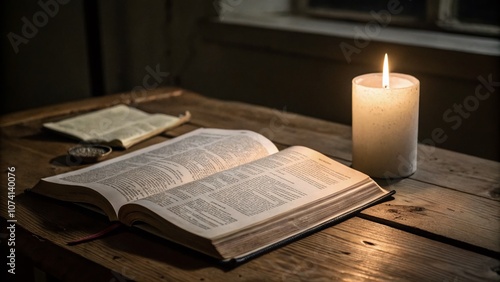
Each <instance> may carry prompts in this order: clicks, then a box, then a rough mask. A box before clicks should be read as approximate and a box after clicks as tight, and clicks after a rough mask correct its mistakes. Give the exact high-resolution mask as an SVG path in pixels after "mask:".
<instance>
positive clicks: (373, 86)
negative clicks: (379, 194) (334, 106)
mask: <svg viewBox="0 0 500 282" xmlns="http://www.w3.org/2000/svg"><path fill="white" fill-rule="evenodd" d="M383 71H384V73H370V74H365V75H360V76H357V77H355V78H354V79H353V80H352V139H353V140H352V142H353V148H352V154H353V156H352V159H353V160H352V166H353V168H355V169H357V170H360V171H362V172H364V173H366V174H368V175H370V176H372V177H379V178H398V177H406V176H409V175H411V174H413V173H414V172H415V171H416V169H417V138H418V136H417V134H418V103H419V93H420V82H419V81H418V79H416V78H415V77H413V76H411V75H406V74H400V73H390V74H389V67H388V59H387V54H386V55H385V59H384V66H383ZM384 74H385V76H386V77H385V79H384Z"/></svg>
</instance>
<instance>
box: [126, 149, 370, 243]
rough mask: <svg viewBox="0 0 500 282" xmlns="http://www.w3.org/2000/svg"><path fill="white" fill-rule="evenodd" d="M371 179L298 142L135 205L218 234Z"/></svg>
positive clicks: (187, 226)
mask: <svg viewBox="0 0 500 282" xmlns="http://www.w3.org/2000/svg"><path fill="white" fill-rule="evenodd" d="M368 179H369V177H368V176H367V175H365V174H363V173H361V172H358V171H355V170H353V169H351V168H349V167H347V166H345V165H342V164H340V163H337V162H335V161H333V160H332V159H330V158H328V157H326V156H324V155H322V154H320V153H318V152H316V151H314V150H311V149H308V148H305V147H299V146H295V147H290V148H288V149H286V150H283V151H281V152H279V153H276V154H274V155H271V156H269V157H266V158H263V159H259V160H257V161H254V162H251V163H248V164H245V165H242V166H239V167H235V168H233V169H230V170H227V171H223V172H219V173H217V174H214V175H211V176H209V177H206V178H204V179H201V180H199V181H196V182H191V183H188V184H185V185H181V186H178V187H175V188H173V189H170V190H168V191H164V192H162V193H159V194H155V195H152V196H149V197H146V198H144V199H141V200H139V201H137V202H135V203H133V204H131V205H130V206H132V205H134V204H138V205H143V206H145V207H147V208H148V209H150V210H151V211H153V212H155V213H157V214H158V215H160V216H162V217H164V218H165V219H166V220H168V221H169V222H171V223H173V224H175V225H177V226H179V227H181V228H182V229H185V230H187V231H189V232H192V233H194V234H197V235H200V236H202V237H206V238H216V237H219V236H222V235H223V234H228V233H232V232H235V231H236V230H238V229H241V228H243V227H248V226H251V225H253V224H257V223H259V222H261V221H263V220H267V219H269V218H272V217H275V216H279V215H282V214H283V213H286V212H289V211H291V210H293V209H297V208H299V207H301V206H304V205H310V204H311V203H314V202H315V201H318V200H319V199H322V198H324V197H327V196H328V197H331V196H332V195H334V194H335V193H340V192H342V191H345V190H346V189H349V188H350V187H352V186H354V185H355V184H359V183H363V182H364V181H366V180H368ZM132 209H133V208H130V209H128V208H127V210H132ZM120 216H122V215H121V214H120Z"/></svg>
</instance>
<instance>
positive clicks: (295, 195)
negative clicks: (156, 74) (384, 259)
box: [32, 129, 393, 261]
mask: <svg viewBox="0 0 500 282" xmlns="http://www.w3.org/2000/svg"><path fill="white" fill-rule="evenodd" d="M32 191H33V192H36V193H39V194H43V195H46V196H50V197H53V198H57V199H60V200H65V201H72V202H79V203H85V204H91V205H93V206H95V207H98V208H99V209H101V210H102V211H103V212H104V213H105V214H106V215H107V216H108V217H109V219H110V220H112V221H120V222H122V223H124V224H125V225H128V226H138V227H140V228H143V229H145V230H147V231H149V232H152V233H154V234H157V235H159V236H162V237H164V238H167V239H169V240H171V241H174V242H176V243H179V244H182V245H185V246H187V247H190V248H192V249H195V250H198V251H200V252H202V253H205V254H207V255H210V256H212V257H215V258H217V259H220V260H234V261H242V260H245V259H246V258H249V257H252V256H253V255H255V254H258V253H260V252H263V251H265V250H267V249H269V248H272V247H274V246H277V245H280V244H283V243H284V242H287V241H289V240H291V239H293V238H297V237H298V236H300V235H303V234H308V233H310V232H312V231H314V230H315V229H317V228H320V227H322V226H326V225H327V224H329V223H331V222H334V221H337V220H340V219H342V218H344V217H346V216H348V215H352V214H353V213H355V212H357V211H359V210H361V209H363V208H366V207H368V206H369V205H372V204H375V203H377V202H379V201H381V200H383V199H385V198H387V197H389V196H390V195H391V194H392V193H393V192H389V191H386V190H384V189H382V188H380V187H379V186H378V185H377V184H376V183H375V182H374V181H373V180H372V179H370V178H369V177H368V176H367V175H365V174H363V173H361V172H358V171H356V170H353V169H351V168H349V167H347V166H345V165H343V164H341V163H338V162H336V161H334V160H332V159H330V158H328V157H326V156H325V155H323V154H321V153H319V152H316V151H314V150H312V149H309V148H306V147H302V146H293V147H289V148H287V149H284V150H282V151H278V149H277V148H276V146H275V145H274V144H273V143H272V142H271V141H270V140H268V139H266V138H265V137H264V136H262V135H260V134H257V133H255V132H252V131H246V130H223V129H197V130H195V131H192V132H190V133H187V134H184V135H182V136H180V137H177V138H174V139H171V140H168V141H165V142H162V143H159V144H156V145H153V146H150V147H147V148H144V149H141V150H138V151H135V152H132V153H129V154H126V155H123V156H120V157H117V158H114V159H111V160H108V161H105V162H101V163H98V164H95V165H92V166H89V167H86V168H83V169H79V170H76V171H72V172H68V173H64V174H60V175H56V176H52V177H47V178H43V179H41V180H40V181H39V183H38V184H37V185H36V186H35V187H33V189H32Z"/></svg>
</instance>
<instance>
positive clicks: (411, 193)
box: [0, 88, 500, 281]
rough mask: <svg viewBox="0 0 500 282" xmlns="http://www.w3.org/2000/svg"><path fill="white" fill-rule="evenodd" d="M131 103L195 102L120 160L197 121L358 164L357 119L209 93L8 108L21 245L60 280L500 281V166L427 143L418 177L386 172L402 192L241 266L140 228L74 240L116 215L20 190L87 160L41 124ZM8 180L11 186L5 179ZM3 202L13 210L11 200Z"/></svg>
mask: <svg viewBox="0 0 500 282" xmlns="http://www.w3.org/2000/svg"><path fill="white" fill-rule="evenodd" d="M121 102H123V103H127V104H130V105H135V106H138V107H139V108H141V109H143V110H146V111H150V112H163V113H167V114H171V115H177V114H179V113H183V112H184V111H186V110H189V111H190V112H191V114H192V121H191V122H190V123H188V124H185V125H183V126H181V127H178V128H176V129H173V130H170V131H168V132H165V133H164V134H161V135H159V136H156V137H154V138H151V139H149V140H147V141H145V142H142V143H140V144H138V145H136V146H134V147H132V148H130V149H128V150H122V151H114V152H113V153H112V155H111V156H110V157H111V158H112V157H116V156H120V155H122V154H125V153H128V152H131V151H134V150H137V149H140V148H143V147H145V146H148V145H151V144H155V143H158V142H161V141H164V140H167V139H169V138H172V137H176V136H179V135H181V134H184V133H186V132H189V131H192V130H194V129H197V128H199V127H216V128H234V129H250V130H253V131H256V132H260V133H262V134H264V135H266V136H267V137H269V138H270V139H271V140H273V142H275V143H276V144H277V145H278V147H279V148H280V149H282V148H285V147H287V146H291V145H305V146H308V147H311V148H313V149H316V150H318V151H320V152H323V153H325V154H327V155H329V156H331V157H333V158H334V159H336V160H338V161H340V162H342V163H344V164H346V165H349V164H350V160H351V130H350V127H348V126H345V125H341V124H336V123H331V122H328V121H324V120H319V119H315V118H310V117H305V116H301V115H296V114H293V113H288V112H286V109H274V110H273V109H269V108H265V107H260V106H254V105H248V104H244V103H239V102H228V101H220V100H215V99H209V98H206V97H203V96H201V95H198V94H195V93H192V92H189V91H185V90H182V89H177V88H168V89H157V90H155V91H154V92H150V93H148V95H145V96H143V97H134V96H133V95H132V94H130V93H121V94H117V95H112V96H106V97H99V98H96V99H91V100H86V101H82V102H72V103H66V104H62V105H56V106H51V107H46V108H42V109H40V110H35V111H26V112H21V113H15V114H11V115H8V116H3V117H1V118H0V134H1V139H0V140H1V141H0V142H1V143H0V154H1V158H0V164H1V166H2V167H3V170H4V171H5V169H6V167H8V166H14V167H16V185H17V186H16V192H17V194H18V197H16V204H17V206H16V212H17V213H16V215H17V216H18V218H17V219H18V225H19V227H20V228H19V229H20V232H23V233H22V234H23V235H22V236H25V237H22V238H24V239H22V240H23V241H25V242H26V246H25V247H20V248H21V249H22V250H23V252H24V253H26V254H27V255H28V256H31V259H33V260H34V262H35V263H36V264H37V265H40V266H41V267H43V269H46V270H48V271H50V272H51V273H54V274H55V275H56V277H57V278H59V279H63V280H68V279H69V280H75V279H76V280H83V277H85V279H87V278H88V277H90V278H95V279H97V280H103V279H99V278H103V277H104V279H105V280H106V281H109V280H110V279H116V280H118V281H120V279H123V278H124V277H128V278H131V279H138V280H155V281H171V280H186V281H188V280H189V281H193V280H199V281H221V280H227V281H232V280H245V281H246V280H259V281H260V280H291V281H295V280H297V281H300V280H308V281H309V280H313V281H314V280H318V281H330V280H338V279H342V280H373V281H386V280H426V281H427V280H435V281H462V280H463V281H485V280H492V281H498V280H500V276H499V274H498V272H499V271H498V269H499V268H500V264H499V261H498V257H499V253H500V243H499V240H498V234H500V214H499V212H498V211H499V210H500V186H499V183H500V163H497V162H493V161H489V160H484V159H480V158H476V157H472V156H467V155H464V154H459V153H456V152H451V151H447V150H442V149H439V148H434V147H430V146H426V145H419V156H420V157H419V163H418V170H417V173H415V174H414V175H412V176H411V177H410V178H405V179H401V180H398V181H393V180H390V181H389V180H384V179H379V180H378V182H379V183H380V185H382V186H384V187H386V188H389V189H395V190H396V191H397V193H396V195H395V197H394V200H392V201H388V202H385V203H382V204H379V205H376V206H374V207H371V208H369V209H366V210H364V211H363V212H362V213H361V214H360V217H356V218H352V219H350V220H347V221H345V222H343V223H341V224H338V225H335V226H334V227H331V228H328V229H326V230H324V231H322V232H319V233H316V234H314V235H312V236H309V237H307V238H305V239H303V240H299V241H297V242H295V243H292V244H290V245H288V246H286V247H284V248H280V249H278V250H275V251H273V252H271V253H268V254H266V255H264V256H262V257H260V258H258V259H255V260H252V261H250V262H248V263H246V264H244V265H242V266H239V267H237V268H234V269H227V268H223V267H220V266H218V265H217V264H216V263H214V261H212V260H210V259H208V258H206V257H203V256H201V255H199V254H198V253H195V252H193V251H191V250H188V249H186V248H183V247H179V246H177V245H174V244H171V243H169V242H166V241H164V240H162V239H159V238H156V237H154V236H152V235H149V234H145V233H143V232H139V231H134V230H121V231H120V232H116V233H113V234H111V235H110V236H108V237H106V238H104V239H103V240H97V241H93V242H89V243H85V244H81V245H77V246H71V247H69V246H66V245H65V243H66V242H67V241H69V240H74V239H77V238H81V237H83V236H86V235H89V234H92V233H94V232H97V231H99V230H101V229H102V228H104V227H105V226H107V224H108V221H107V219H106V218H104V217H101V216H99V215H96V214H94V213H92V212H89V211H87V210H85V209H82V208H80V207H77V206H75V205H73V204H70V203H63V202H58V201H54V200H51V199H48V198H44V197H40V196H36V195H32V194H30V193H28V194H24V193H22V192H23V191H24V190H25V189H27V188H30V187H32V186H33V185H34V184H36V182H37V181H38V180H39V179H40V178H42V177H47V176H51V175H55V174H58V173H62V172H66V171H70V170H75V169H78V168H80V167H83V165H79V164H74V163H70V162H68V160H67V159H66V151H67V149H68V148H69V147H71V146H73V145H75V144H76V143H77V141H75V140H72V139H68V138H65V137H61V136H58V135H55V134H53V133H51V132H46V131H44V130H41V125H42V123H43V122H45V121H49V120H58V119H61V118H64V117H66V116H71V115H75V114H78V113H82V112H87V111H90V110H94V109H99V108H102V107H106V106H110V105H113V104H116V103H121ZM0 183H1V186H2V188H5V187H6V179H5V177H2V179H1V181H0ZM0 209H1V211H2V216H4V217H5V216H6V210H7V207H6V202H5V201H2V202H1V203H0ZM31 234H33V235H34V236H37V237H36V238H40V240H41V241H40V243H39V244H37V241H36V240H35V241H34V240H28V239H27V237H29V236H31ZM20 236H21V235H20ZM20 238H21V237H20ZM45 242H47V243H45ZM30 248H33V249H39V250H43V251H44V252H47V253H52V252H53V253H55V254H61V255H62V254H71V255H68V257H71V259H69V260H68V264H69V265H70V267H71V268H72V269H69V270H61V269H58V268H57V267H54V266H53V264H54V263H56V264H57V263H61V261H64V260H61V259H59V260H58V259H57V258H52V259H50V260H48V259H45V258H43V257H41V256H39V255H36V254H34V253H32V254H30V252H31V251H30ZM75 255H76V256H75ZM493 257H494V258H496V259H493ZM86 261H89V263H85V264H86V266H85V267H82V266H81V265H80V264H81V263H84V262H86ZM82 269H95V273H92V272H86V274H88V275H86V276H81V278H82V279H78V275H75V274H74V271H82ZM97 276H100V277H97Z"/></svg>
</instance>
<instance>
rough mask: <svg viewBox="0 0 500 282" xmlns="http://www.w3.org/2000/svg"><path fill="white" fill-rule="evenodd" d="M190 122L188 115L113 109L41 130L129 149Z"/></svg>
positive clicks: (78, 117)
mask: <svg viewBox="0 0 500 282" xmlns="http://www.w3.org/2000/svg"><path fill="white" fill-rule="evenodd" d="M189 119H190V114H189V112H186V113H185V114H184V115H183V116H181V117H174V116H169V115H165V114H149V113H146V112H143V111H141V110H138V109H135V108H132V107H128V106H126V105H116V106H113V107H110V108H106V109H103V110H98V111H94V112H91V113H87V114H82V115H79V116H76V117H72V118H68V119H65V120H62V121H59V122H49V123H44V124H43V126H44V127H45V128H48V129H51V130H54V131H56V132H59V133H62V134H64V135H67V136H70V137H73V138H77V139H79V140H82V141H86V142H94V143H101V144H106V145H109V146H112V147H121V148H129V147H130V146H132V145H134V144H137V143H139V142H141V141H143V140H145V139H147V138H150V137H152V136H155V135H157V134H160V133H162V132H163V131H166V130H168V129H171V128H174V127H176V126H179V125H181V124H183V123H185V122H187V121H189Z"/></svg>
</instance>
